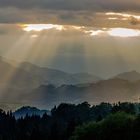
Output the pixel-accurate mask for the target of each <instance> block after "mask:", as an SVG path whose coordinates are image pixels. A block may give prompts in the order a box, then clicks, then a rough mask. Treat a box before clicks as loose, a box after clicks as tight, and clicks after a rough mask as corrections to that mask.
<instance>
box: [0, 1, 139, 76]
mask: <svg viewBox="0 0 140 140" xmlns="http://www.w3.org/2000/svg"><path fill="white" fill-rule="evenodd" d="M139 52H140V1H139V0H24V1H23V0H0V55H1V56H3V57H6V58H8V59H11V60H15V61H18V62H22V61H30V62H32V63H35V64H37V65H40V66H46V67H51V68H56V69H60V70H63V71H66V72H70V73H78V72H88V73H91V74H94V75H98V76H101V77H103V78H108V77H110V76H113V75H115V74H118V73H121V72H125V71H131V70H136V71H138V72H140V65H139V60H140V55H139Z"/></svg>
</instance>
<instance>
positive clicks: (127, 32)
mask: <svg viewBox="0 0 140 140" xmlns="http://www.w3.org/2000/svg"><path fill="white" fill-rule="evenodd" d="M108 34H109V35H110V36H118V37H136V36H140V30H134V29H127V28H112V29H110V30H109V31H108Z"/></svg>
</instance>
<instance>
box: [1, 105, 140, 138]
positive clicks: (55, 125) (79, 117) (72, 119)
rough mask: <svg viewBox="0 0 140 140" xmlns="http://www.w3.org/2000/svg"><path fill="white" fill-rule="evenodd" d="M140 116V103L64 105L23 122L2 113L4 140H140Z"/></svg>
mask: <svg viewBox="0 0 140 140" xmlns="http://www.w3.org/2000/svg"><path fill="white" fill-rule="evenodd" d="M139 112H140V104H139V103H117V104H110V103H101V104H99V105H92V106H91V105H89V104H88V103H87V102H84V103H81V104H78V105H75V104H66V103H62V104H60V105H59V106H57V107H54V108H53V109H52V110H51V115H47V113H44V114H43V115H42V116H38V115H35V114H33V115H31V114H30V115H28V114H26V116H24V117H21V118H19V119H15V117H14V115H13V113H12V112H10V111H9V112H7V113H6V112H5V111H3V110H0V140H25V139H26V140H92V139H95V140H111V139H110V138H111V135H112V136H113V137H112V138H113V139H115V140H117V139H121V137H123V136H124V137H123V140H139V139H140V133H139V132H140V127H139V124H140V117H139ZM135 130H136V131H135ZM99 132H101V133H100V134H101V135H100V134H99ZM130 135H131V136H130ZM128 136H129V139H128Z"/></svg>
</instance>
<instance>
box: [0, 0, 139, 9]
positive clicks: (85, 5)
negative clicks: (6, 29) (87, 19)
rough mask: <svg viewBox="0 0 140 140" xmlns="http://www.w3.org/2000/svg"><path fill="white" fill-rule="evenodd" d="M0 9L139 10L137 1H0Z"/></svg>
mask: <svg viewBox="0 0 140 140" xmlns="http://www.w3.org/2000/svg"><path fill="white" fill-rule="evenodd" d="M0 6H1V7H17V8H23V9H30V8H40V9H49V10H92V11H98V10H107V11H108V10H117V11H118V10H119V11H120V10H121V11H123V10H125V11H126V10H127V11H128V10H134V11H136V10H138V11H139V10H140V1H138V0H133V1H132V0H123V1H122V0H113V1H112V0H76V1H75V0H67V1H66V0H28V1H27V0H24V1H23V0H12V1H11V0H0Z"/></svg>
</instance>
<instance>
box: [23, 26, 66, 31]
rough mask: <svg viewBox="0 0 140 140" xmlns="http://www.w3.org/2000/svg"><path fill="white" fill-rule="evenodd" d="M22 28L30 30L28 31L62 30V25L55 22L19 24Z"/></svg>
mask: <svg viewBox="0 0 140 140" xmlns="http://www.w3.org/2000/svg"><path fill="white" fill-rule="evenodd" d="M21 27H22V29H23V30H24V31H27V32H30V31H38V32H39V31H43V30H50V29H55V30H59V31H61V30H63V29H64V27H63V26H62V25H56V24H24V25H21Z"/></svg>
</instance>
